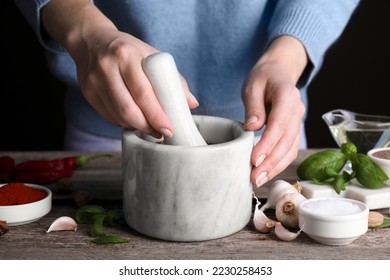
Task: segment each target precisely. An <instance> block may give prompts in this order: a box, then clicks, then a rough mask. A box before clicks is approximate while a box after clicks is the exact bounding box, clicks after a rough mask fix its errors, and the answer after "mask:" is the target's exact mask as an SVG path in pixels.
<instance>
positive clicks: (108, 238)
mask: <svg viewBox="0 0 390 280" xmlns="http://www.w3.org/2000/svg"><path fill="white" fill-rule="evenodd" d="M91 242H93V243H96V244H116V243H129V242H130V241H129V240H127V239H124V238H121V237H118V236H114V235H104V236H99V237H96V238H94V239H92V240H91Z"/></svg>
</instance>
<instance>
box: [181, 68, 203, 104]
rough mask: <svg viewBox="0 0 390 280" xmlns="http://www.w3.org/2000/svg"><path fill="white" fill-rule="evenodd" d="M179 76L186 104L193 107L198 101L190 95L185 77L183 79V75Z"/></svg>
mask: <svg viewBox="0 0 390 280" xmlns="http://www.w3.org/2000/svg"><path fill="white" fill-rule="evenodd" d="M180 78H181V84H182V85H183V90H184V93H185V95H186V99H187V103H188V106H189V107H190V109H195V108H196V107H198V106H199V102H198V100H196V98H195V96H193V95H192V93H191V91H190V88H189V87H188V83H187V81H186V79H184V77H183V76H181V75H180Z"/></svg>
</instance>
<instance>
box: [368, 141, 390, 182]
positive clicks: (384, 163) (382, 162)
mask: <svg viewBox="0 0 390 280" xmlns="http://www.w3.org/2000/svg"><path fill="white" fill-rule="evenodd" d="M377 153H386V154H388V155H390V147H386V148H376V149H372V150H370V151H368V153H367V155H368V156H369V157H370V158H371V159H372V161H373V162H375V163H376V164H377V165H378V166H380V167H381V168H382V169H383V171H384V172H385V173H386V174H387V176H388V177H389V178H390V158H382V157H379V156H378V154H377ZM385 185H387V186H390V179H389V180H387V181H386V182H385Z"/></svg>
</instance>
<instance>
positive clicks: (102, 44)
mask: <svg viewBox="0 0 390 280" xmlns="http://www.w3.org/2000/svg"><path fill="white" fill-rule="evenodd" d="M67 11H68V12H69V13H67ZM69 14H72V17H68V16H67V15H69ZM42 20H43V25H44V27H45V29H46V30H47V32H48V33H49V34H50V36H52V37H53V38H54V39H55V40H57V41H59V42H60V43H61V44H62V45H63V46H64V47H65V48H66V49H67V51H68V52H69V54H70V55H71V56H72V58H73V59H74V61H75V63H76V67H77V76H78V80H79V84H80V87H81V90H82V92H83V94H84V97H85V98H86V100H87V101H88V102H89V103H90V104H91V105H92V106H93V107H94V108H95V110H96V111H97V112H98V113H100V114H101V115H102V116H103V117H104V118H105V119H106V120H108V121H109V122H110V123H111V124H113V125H118V126H122V127H126V128H134V129H138V130H140V131H142V132H143V133H146V134H150V135H152V136H155V137H160V136H161V135H164V136H165V137H170V136H171V135H172V133H173V129H174V128H173V126H172V123H171V122H170V120H169V118H168V116H167V115H166V114H165V113H164V111H163V109H162V107H161V106H160V104H159V102H158V100H157V98H156V95H155V94H154V92H153V89H152V86H151V84H150V83H149V81H148V79H147V77H146V75H145V74H144V72H143V70H142V66H141V63H142V60H143V59H144V58H145V57H147V56H149V55H151V54H153V53H156V52H158V50H157V49H155V48H153V47H152V46H150V45H148V44H146V43H144V42H142V41H141V40H139V39H137V38H135V37H133V36H131V35H129V34H127V33H124V32H121V31H118V29H117V28H116V27H115V26H114V24H113V23H112V22H111V21H110V20H109V19H108V18H106V17H105V16H104V15H103V14H102V13H101V12H100V11H99V10H98V9H97V8H96V7H95V6H94V5H93V4H92V3H91V2H90V1H89V0H67V1H62V0H59V1H57V0H51V1H50V2H49V3H48V4H47V6H46V7H45V8H44V9H43V11H42ZM182 81H183V87H184V90H185V92H186V96H187V101H188V104H189V106H190V108H191V109H193V108H195V107H196V106H197V105H198V103H197V101H196V99H195V98H194V97H193V96H192V95H191V93H190V90H189V89H188V86H187V83H186V81H185V80H184V78H183V79H182Z"/></svg>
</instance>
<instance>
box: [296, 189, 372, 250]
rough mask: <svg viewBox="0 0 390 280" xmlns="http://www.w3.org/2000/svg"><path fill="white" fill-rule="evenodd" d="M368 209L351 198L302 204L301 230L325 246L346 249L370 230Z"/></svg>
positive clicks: (311, 201) (312, 201)
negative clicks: (344, 246)
mask: <svg viewBox="0 0 390 280" xmlns="http://www.w3.org/2000/svg"><path fill="white" fill-rule="evenodd" d="M368 211H369V209H368V207H367V206H366V205H365V204H364V203H362V202H360V201H357V200H353V199H348V198H341V197H340V198H317V199H307V200H306V201H303V202H302V203H300V204H299V207H298V212H299V227H300V228H301V229H302V231H303V232H305V233H306V234H307V235H308V236H309V237H310V238H312V239H313V240H315V241H317V242H319V243H322V244H326V245H346V244H349V243H351V242H353V241H354V240H355V239H357V238H359V237H360V236H361V235H362V234H364V233H366V232H367V229H368Z"/></svg>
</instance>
